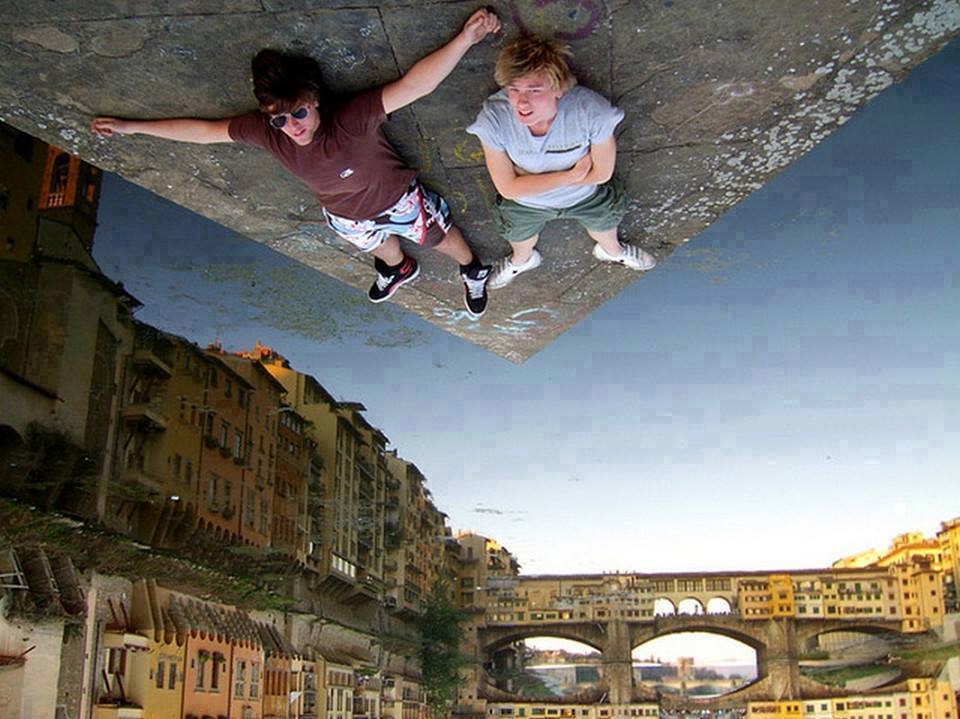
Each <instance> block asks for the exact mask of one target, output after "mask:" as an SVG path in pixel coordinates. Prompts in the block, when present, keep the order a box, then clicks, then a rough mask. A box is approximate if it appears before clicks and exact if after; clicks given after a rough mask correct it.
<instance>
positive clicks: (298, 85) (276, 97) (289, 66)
mask: <svg viewBox="0 0 960 719" xmlns="http://www.w3.org/2000/svg"><path fill="white" fill-rule="evenodd" d="M250 69H251V70H252V72H253V94H254V95H255V96H256V98H257V102H258V103H260V109H261V110H263V111H264V112H290V111H292V110H294V109H296V107H297V106H298V105H301V104H302V103H304V102H317V103H319V108H318V109H319V113H320V121H321V125H323V126H326V124H327V123H328V122H329V120H330V118H331V116H332V110H333V108H334V107H335V106H336V104H337V101H338V98H337V96H336V95H335V94H334V93H332V92H331V91H330V90H328V89H327V86H326V85H324V83H323V75H322V73H321V71H320V65H319V64H318V63H317V61H316V60H314V59H313V58H312V57H307V56H306V55H294V54H291V53H285V52H280V51H278V50H269V49H268V50H261V51H260V52H258V53H257V54H256V55H255V56H254V58H253V61H252V62H251V63H250Z"/></svg>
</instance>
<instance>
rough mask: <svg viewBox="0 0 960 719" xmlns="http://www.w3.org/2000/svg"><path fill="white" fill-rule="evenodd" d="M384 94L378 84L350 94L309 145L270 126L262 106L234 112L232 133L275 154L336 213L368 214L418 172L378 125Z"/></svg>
mask: <svg viewBox="0 0 960 719" xmlns="http://www.w3.org/2000/svg"><path fill="white" fill-rule="evenodd" d="M381 95H382V88H379V87H378V88H374V89H372V90H367V91H366V92H361V93H360V94H358V95H354V96H353V97H351V98H350V99H348V100H347V101H346V102H345V103H344V104H343V105H342V106H341V107H340V108H339V109H338V110H337V112H336V114H335V115H334V117H333V121H332V122H331V124H330V129H329V131H328V132H326V133H324V132H323V130H322V129H318V130H317V134H316V135H315V136H314V138H313V142H311V143H310V144H309V145H304V146H301V145H298V144H297V143H295V142H294V141H293V140H291V139H290V138H289V137H287V136H286V135H285V134H284V133H283V131H282V130H275V129H274V128H272V127H270V124H269V117H268V116H267V115H266V114H264V113H262V112H260V111H254V112H248V113H247V114H245V115H238V116H237V117H234V118H231V120H230V125H229V132H230V138H231V139H232V140H233V141H234V142H241V143H243V144H245V145H255V146H256V147H261V148H263V149H264V150H266V151H267V152H269V153H270V154H272V155H274V156H275V157H276V158H277V159H278V160H280V162H281V163H282V164H283V166H284V167H286V168H287V169H288V170H289V171H290V172H291V173H293V174H294V175H295V176H296V177H299V178H300V179H301V180H303V181H304V182H305V183H306V184H307V186H308V187H309V188H310V189H311V190H313V191H314V192H315V193H317V197H318V198H320V202H321V203H322V204H323V206H324V207H326V208H327V210H329V211H330V212H332V213H333V214H335V215H339V216H341V217H346V218H348V219H351V220H369V219H372V218H374V217H376V216H377V215H379V214H381V213H382V212H383V211H384V210H386V209H388V208H389V207H391V206H392V205H394V204H395V203H396V201H397V200H399V199H400V196H401V195H403V193H404V192H405V191H406V189H407V187H408V186H409V185H410V182H411V180H413V178H414V177H416V174H417V173H416V172H414V171H413V170H411V169H410V168H409V167H407V166H406V165H404V163H403V160H401V159H400V158H399V157H398V156H397V152H396V150H394V149H393V146H392V145H391V144H390V143H389V142H388V141H387V138H386V137H384V136H383V133H382V132H381V131H380V125H381V124H382V123H383V121H384V120H385V119H386V117H387V116H386V114H385V113H384V111H383V100H382V99H381Z"/></svg>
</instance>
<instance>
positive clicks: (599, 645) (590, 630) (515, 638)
mask: <svg viewBox="0 0 960 719" xmlns="http://www.w3.org/2000/svg"><path fill="white" fill-rule="evenodd" d="M534 637H550V638H551V639H567V640H569V641H572V642H578V643H580V644H586V645H587V646H589V647H591V648H593V649H596V650H597V651H598V652H600V653H601V654H603V653H605V651H606V648H607V634H606V631H605V627H604V625H602V624H586V623H580V622H578V623H560V622H557V623H547V622H545V623H543V624H511V625H505V626H497V625H492V626H487V627H484V628H481V629H478V630H477V644H478V646H479V647H480V651H481V653H482V654H483V655H485V656H489V655H490V654H492V653H493V652H496V651H497V650H498V649H502V648H503V647H505V646H508V645H510V644H512V643H513V642H519V641H522V640H524V639H533V638H534Z"/></svg>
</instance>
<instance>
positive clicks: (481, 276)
mask: <svg viewBox="0 0 960 719" xmlns="http://www.w3.org/2000/svg"><path fill="white" fill-rule="evenodd" d="M460 279H461V280H463V303H464V304H465V305H466V306H467V312H469V313H470V314H471V315H472V316H474V317H480V316H481V315H482V314H483V313H484V312H486V310H487V280H489V279H490V265H478V266H477V267H474V268H473V269H471V270H468V271H467V272H461V273H460Z"/></svg>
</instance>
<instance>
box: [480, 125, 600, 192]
mask: <svg viewBox="0 0 960 719" xmlns="http://www.w3.org/2000/svg"><path fill="white" fill-rule="evenodd" d="M481 145H482V147H483V157H484V159H485V160H486V163H487V171H488V172H489V173H490V179H491V180H492V181H493V185H494V187H496V188H497V192H499V193H500V195H501V196H502V197H504V198H505V199H507V200H515V199H517V198H518V197H529V196H530V195H539V194H540V193H543V192H549V191H550V190H556V189H557V188H560V187H568V186H570V185H602V184H603V183H604V182H607V181H609V180H610V178H611V177H613V169H614V166H615V165H616V162H617V141H616V139H615V138H614V136H613V135H611V136H610V137H609V138H608V139H606V140H604V141H603V142H599V143H597V144H595V145H590V152H589V153H587V154H586V155H584V156H583V157H582V158H580V160H578V161H577V163H576V164H575V165H574V166H573V167H571V168H570V169H569V170H560V171H557V172H544V173H541V174H538V175H528V174H526V173H524V172H523V171H522V170H520V168H518V167H516V166H515V165H514V164H513V162H512V161H511V160H510V157H509V156H508V155H507V153H506V152H504V151H503V150H497V149H495V148H493V147H489V146H488V145H486V144H483V143H481Z"/></svg>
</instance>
